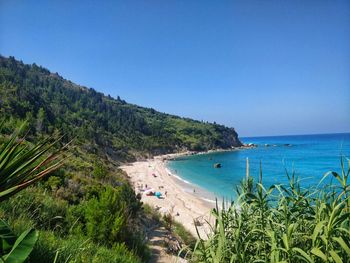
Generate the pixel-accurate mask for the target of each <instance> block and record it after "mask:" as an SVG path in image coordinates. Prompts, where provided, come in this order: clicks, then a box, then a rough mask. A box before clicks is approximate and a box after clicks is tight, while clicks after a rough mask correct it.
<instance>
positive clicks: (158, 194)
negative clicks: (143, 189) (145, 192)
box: [154, 192, 162, 198]
mask: <svg viewBox="0 0 350 263" xmlns="http://www.w3.org/2000/svg"><path fill="white" fill-rule="evenodd" d="M154 195H155V196H156V197H158V198H159V197H161V196H162V194H161V193H160V192H156V193H155V194H154Z"/></svg>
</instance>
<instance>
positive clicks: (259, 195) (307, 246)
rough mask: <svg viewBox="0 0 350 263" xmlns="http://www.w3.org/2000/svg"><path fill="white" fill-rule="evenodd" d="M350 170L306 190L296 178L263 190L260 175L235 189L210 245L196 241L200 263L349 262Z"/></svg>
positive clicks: (217, 212) (218, 217)
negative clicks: (235, 195)
mask: <svg viewBox="0 0 350 263" xmlns="http://www.w3.org/2000/svg"><path fill="white" fill-rule="evenodd" d="M349 174H350V161H349V168H348V169H347V170H346V169H345V168H344V165H343V160H342V169H341V174H338V173H336V172H332V173H329V174H327V176H328V175H332V176H333V178H335V179H336V180H337V181H338V182H339V184H338V185H335V184H331V185H330V186H329V187H326V185H325V184H320V185H321V186H322V187H321V188H320V189H319V188H312V187H308V188H306V189H304V188H303V187H302V186H301V185H300V181H299V180H298V178H297V177H296V176H295V175H294V173H293V174H292V176H289V174H288V173H287V177H288V179H289V185H288V186H286V185H273V186H271V187H270V188H268V189H266V188H265V187H264V186H263V184H262V176H260V179H259V182H258V183H255V182H254V181H252V179H251V178H250V177H249V173H248V174H247V180H245V181H243V182H242V185H241V187H239V188H238V191H237V192H238V194H239V198H238V200H237V202H236V203H232V204H231V205H230V206H229V207H228V208H227V209H225V207H223V208H222V209H219V208H218V207H217V208H216V209H214V210H213V211H212V213H213V216H214V217H215V219H216V222H215V224H214V225H213V226H212V228H213V233H212V234H210V235H209V236H208V240H204V239H202V238H201V237H200V239H199V241H198V243H197V245H196V250H195V253H194V255H193V260H195V261H198V262H293V263H294V262H295V263H297V262H310V263H312V262H350V248H349V247H350V231H349V229H350V213H349V212H350V199H349V196H350V195H349V194H350V187H349V183H348V178H349Z"/></svg>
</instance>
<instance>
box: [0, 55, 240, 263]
mask: <svg viewBox="0 0 350 263" xmlns="http://www.w3.org/2000/svg"><path fill="white" fill-rule="evenodd" d="M19 127H22V128H21V129H19ZM14 133H15V134H17V136H18V140H19V141H20V142H21V143H20V144H19V145H18V149H17V151H18V154H20V153H21V152H22V150H23V153H24V154H26V151H28V149H34V148H35V147H36V145H37V144H38V143H39V144H40V142H41V141H42V140H45V139H47V138H49V137H51V136H54V137H58V138H59V136H60V135H57V134H61V135H63V136H64V137H63V138H61V139H59V141H58V142H57V143H56V144H55V145H53V146H52V147H53V148H52V150H51V151H55V150H57V149H60V148H61V147H62V145H64V144H65V143H67V142H70V141H71V140H73V142H72V143H71V144H70V146H69V147H68V150H67V152H64V153H63V154H62V155H63V157H64V160H65V161H64V166H63V167H62V168H60V169H59V170H57V171H54V172H53V173H51V174H50V176H49V177H46V178H44V180H42V181H40V182H39V183H37V184H36V185H35V186H32V187H29V188H28V189H26V190H24V191H21V192H19V193H18V194H16V195H15V196H13V197H11V198H9V199H8V200H4V201H2V202H0V222H6V224H8V228H11V229H13V233H14V234H16V235H17V236H20V234H21V233H23V231H24V230H26V229H31V228H32V229H36V230H37V231H39V237H38V240H37V242H36V243H35V246H34V249H33V251H32V252H31V254H30V257H29V261H28V262H54V261H55V262H147V261H148V259H149V258H150V252H149V249H148V246H147V231H148V230H147V229H149V228H152V227H154V225H159V224H160V225H162V224H165V223H164V221H163V220H162V219H161V218H159V215H158V214H156V213H155V212H154V211H153V209H152V208H150V207H145V206H144V205H143V204H142V203H141V202H140V201H139V198H138V197H137V196H136V195H135V193H134V191H133V188H132V186H131V185H130V184H129V182H128V180H127V176H126V174H125V173H124V172H123V171H121V170H120V169H119V168H118V166H119V164H120V163H121V162H127V161H132V160H135V159H137V158H144V157H148V156H152V155H155V154H160V153H167V152H176V151H181V150H208V149H216V148H231V147H233V146H240V145H241V143H240V141H239V140H238V137H237V133H236V132H235V130H234V129H233V128H227V127H225V126H222V125H218V124H212V123H204V122H200V121H195V120H191V119H186V118H180V117H177V116H173V115H169V114H164V113H160V112H157V111H155V110H154V109H148V108H143V107H139V106H136V105H132V104H129V103H126V102H125V101H124V100H122V99H120V98H119V97H118V98H117V99H114V98H112V97H110V96H105V95H103V94H102V93H99V92H96V91H95V90H94V89H89V88H85V87H82V86H79V85H76V84H74V83H72V82H70V81H68V80H65V79H63V78H62V77H61V76H59V75H58V74H57V73H55V74H54V73H51V72H50V71H49V70H47V69H45V68H43V67H40V66H37V65H35V64H33V65H25V64H23V63H22V62H20V61H17V60H15V59H14V58H13V57H9V58H5V57H2V56H0V157H2V158H3V160H6V159H7V157H6V156H5V155H4V154H3V152H2V151H3V149H5V148H6V147H5V146H6V145H7V141H8V138H9V137H11V134H14ZM55 134H56V135H55ZM22 138H24V140H23V142H22ZM4 147H5V148H4ZM10 157H11V156H10ZM14 162H16V161H15V160H14ZM6 163H8V162H4V163H2V165H4V164H6ZM0 164H1V160H0ZM5 170H6V169H5ZM5 170H4V167H0V172H4V171H5ZM4 224H5V223H4ZM176 229H177V228H176ZM178 229H179V233H178V234H176V233H175V232H174V235H175V236H176V238H177V240H179V241H180V242H184V244H189V243H188V242H189V240H192V241H193V237H191V235H190V234H188V233H187V232H186V230H185V229H183V227H181V226H180V225H178ZM174 231H175V230H174ZM184 240H186V242H185V241H184ZM192 241H191V242H192ZM192 244H193V242H192ZM1 255H3V251H2V252H1Z"/></svg>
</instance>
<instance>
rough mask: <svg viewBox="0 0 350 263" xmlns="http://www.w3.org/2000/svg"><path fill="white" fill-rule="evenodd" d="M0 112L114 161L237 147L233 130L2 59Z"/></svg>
mask: <svg viewBox="0 0 350 263" xmlns="http://www.w3.org/2000/svg"><path fill="white" fill-rule="evenodd" d="M0 98H1V99H0V113H1V116H2V117H5V118H8V119H11V120H12V121H14V120H16V119H28V120H29V122H30V123H31V125H32V127H31V131H32V133H51V132H52V131H53V130H55V129H59V130H61V131H62V132H63V133H64V134H66V135H68V138H69V137H71V138H72V137H76V138H77V141H78V142H79V143H81V144H82V145H84V144H86V145H85V147H86V148H88V150H89V152H91V153H98V152H99V153H106V154H107V155H108V157H112V158H113V159H114V160H133V159H135V158H137V157H145V156H149V155H155V154H161V153H169V152H176V151H180V150H184V149H188V150H209V149H216V148H224V149H227V148H230V147H234V146H240V145H241V143H240V141H239V139H238V137H237V133H236V132H235V130H234V129H233V128H227V127H225V126H222V125H218V124H212V123H204V122H200V121H195V120H191V119H188V118H180V117H177V116H173V115H169V114H164V113H160V112H157V111H156V110H154V109H149V108H144V107H139V106H136V105H133V104H129V103H127V102H125V101H124V100H122V99H120V98H119V96H118V98H117V99H114V98H112V97H111V96H105V95H103V94H102V93H99V92H97V91H95V90H94V89H91V88H86V87H82V86H79V85H77V84H74V83H72V82H71V81H68V80H65V79H64V78H62V77H61V76H59V75H58V74H57V73H55V74H54V73H51V72H50V71H49V70H47V69H45V68H43V67H39V66H37V65H36V64H33V65H26V64H23V63H22V62H20V61H17V60H15V59H14V58H13V57H9V58H5V57H3V56H0Z"/></svg>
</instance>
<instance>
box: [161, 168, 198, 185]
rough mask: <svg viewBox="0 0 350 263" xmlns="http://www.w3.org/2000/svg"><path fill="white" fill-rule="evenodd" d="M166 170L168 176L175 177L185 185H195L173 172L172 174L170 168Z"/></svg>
mask: <svg viewBox="0 0 350 263" xmlns="http://www.w3.org/2000/svg"><path fill="white" fill-rule="evenodd" d="M165 170H166V172H167V173H168V174H170V175H171V176H173V177H175V178H176V179H178V180H180V181H182V182H184V183H186V184H189V185H193V184H192V183H190V182H189V181H187V180H185V179H183V178H181V177H180V176H178V175H176V174H173V173H172V172H170V170H169V169H168V168H165Z"/></svg>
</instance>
